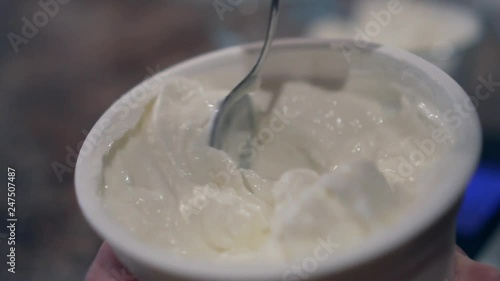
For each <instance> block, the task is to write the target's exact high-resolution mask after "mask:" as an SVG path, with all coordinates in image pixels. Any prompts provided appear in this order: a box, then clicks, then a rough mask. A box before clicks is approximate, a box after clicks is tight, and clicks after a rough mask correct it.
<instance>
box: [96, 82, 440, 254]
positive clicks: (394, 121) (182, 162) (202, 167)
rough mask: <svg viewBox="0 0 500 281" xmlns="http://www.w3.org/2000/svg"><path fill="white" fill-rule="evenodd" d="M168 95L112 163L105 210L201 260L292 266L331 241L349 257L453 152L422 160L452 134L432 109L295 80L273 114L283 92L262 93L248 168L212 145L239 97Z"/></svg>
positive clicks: (116, 148)
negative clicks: (213, 124)
mask: <svg viewBox="0 0 500 281" xmlns="http://www.w3.org/2000/svg"><path fill="white" fill-rule="evenodd" d="M171 82H172V81H171ZM160 91H161V93H159V94H158V96H157V97H156V98H155V99H153V100H152V101H151V102H150V103H149V105H148V106H147V108H146V109H145V113H144V114H143V116H142V118H141V120H140V121H139V122H138V124H137V125H136V126H135V127H134V128H133V129H131V130H130V131H128V132H127V133H126V134H125V135H124V136H123V137H122V138H121V139H120V140H118V141H116V142H115V143H114V145H113V147H112V148H111V150H110V152H109V153H108V154H107V155H106V156H105V158H104V159H103V161H104V170H103V183H104V188H103V192H102V196H103V204H104V205H105V207H106V208H107V209H108V210H109V212H110V213H111V214H112V215H113V216H114V217H116V218H117V219H118V220H119V222H120V223H121V224H122V225H123V226H124V227H125V228H127V229H128V230H130V231H131V232H133V234H134V235H135V236H137V237H138V239H140V240H142V241H144V242H147V243H150V244H152V245H154V246H155V247H159V248H164V249H165V250H166V251H168V252H169V253H175V254H177V255H179V256H185V257H189V258H197V259H207V260H210V261H214V262H219V261H233V262H266V261H271V262H277V263H281V262H292V261H294V260H296V259H300V258H303V257H306V256H309V255H311V253H312V251H313V249H315V248H316V247H317V246H318V244H320V243H323V242H322V241H327V242H328V243H330V245H331V244H334V245H335V247H334V248H335V250H334V251H329V252H328V254H329V255H332V256H334V255H337V254H341V253H342V252H343V251H345V250H347V249H351V248H352V247H356V246H358V245H360V244H361V243H362V241H363V240H364V239H366V238H367V237H368V236H369V235H372V234H373V233H376V232H379V231H383V230H384V228H385V227H387V226H388V225H391V224H395V223H397V221H398V220H399V219H401V218H402V217H403V216H404V215H405V214H406V213H408V212H409V210H410V209H411V208H412V207H414V206H415V203H416V202H418V199H419V198H421V195H422V188H421V187H419V186H418V182H419V177H420V176H421V174H422V173H423V172H424V171H425V169H428V168H429V167H430V165H431V164H432V162H433V161H434V160H435V158H436V157H439V155H441V153H442V152H443V151H444V150H445V149H446V146H447V143H445V144H435V145H436V147H435V151H434V152H433V153H431V154H429V155H426V154H423V155H424V156H425V157H419V158H418V159H414V158H412V157H414V156H415V155H416V154H415V151H421V150H419V147H418V145H416V144H417V143H422V141H424V140H429V139H431V133H432V130H433V129H435V128H438V127H441V126H442V122H441V117H440V116H439V114H437V113H436V112H435V110H434V109H433V107H432V106H431V105H430V104H427V103H426V102H425V101H418V100H414V99H409V98H408V97H405V96H403V95H401V96H397V97H394V98H393V99H392V100H385V101H383V102H382V101H379V100H377V99H375V98H373V97H369V96H366V95H361V94H356V93H351V92H330V91H327V90H324V89H321V88H317V87H315V86H312V85H309V84H306V83H303V82H289V83H288V84H286V85H285V87H284V88H283V90H282V95H281V97H280V99H279V101H278V103H277V104H276V106H275V108H274V110H273V111H272V113H270V114H265V113H264V111H265V108H266V105H267V104H268V101H269V99H270V95H271V94H269V93H265V92H259V93H253V94H252V97H253V100H254V103H255V107H256V108H257V110H258V111H259V112H260V114H259V116H260V126H259V130H258V134H257V139H256V140H255V141H253V142H252V146H251V148H248V147H247V148H246V149H247V150H248V151H247V152H249V153H252V156H253V158H254V159H253V160H254V161H253V166H252V169H251V170H243V169H239V168H237V163H235V162H234V161H233V160H232V159H231V158H230V157H229V156H228V155H227V154H226V153H225V152H222V151H218V150H214V149H212V148H210V147H209V146H208V131H209V129H210V121H211V119H212V118H213V115H214V114H215V112H216V109H217V105H218V102H219V101H220V100H221V99H222V98H223V97H225V95H227V94H228V92H229V90H228V89H211V88H206V87H204V86H203V85H200V84H199V83H197V82H196V81H191V80H186V79H181V78H178V80H175V81H174V82H172V83H167V84H166V85H165V86H164V87H161V90H160ZM448 143H449V142H448ZM241 147H244V145H242V146H241ZM405 159H406V160H405ZM405 161H408V163H410V165H412V166H413V169H412V172H411V173H409V174H408V173H403V172H402V171H403V170H401V167H402V165H403V164H402V162H405ZM403 166H404V165H403Z"/></svg>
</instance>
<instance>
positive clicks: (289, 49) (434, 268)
mask: <svg viewBox="0 0 500 281" xmlns="http://www.w3.org/2000/svg"><path fill="white" fill-rule="evenodd" d="M345 43H349V44H351V45H352V44H354V42H352V41H349V42H345V41H318V40H300V39H298V40H282V41H278V42H276V44H275V46H274V48H273V51H272V54H271V56H270V57H269V61H268V63H267V65H266V71H265V73H264V74H263V75H264V80H265V81H264V82H265V84H267V85H272V84H273V83H274V84H275V85H274V86H276V85H277V86H279V84H280V83H282V82H284V80H286V79H311V80H315V79H316V80H317V81H319V82H327V83H326V84H324V85H326V86H332V87H337V88H338V87H343V88H345V89H346V90H350V91H358V92H363V93H366V94H370V95H375V96H376V95H382V96H383V95H386V94H388V93H390V92H398V93H401V87H403V88H405V89H406V90H405V94H409V95H419V96H420V95H423V96H425V97H426V98H427V99H429V100H430V101H431V102H432V103H433V104H434V105H435V106H436V108H437V109H438V110H439V111H440V112H446V111H449V110H450V109H452V108H453V106H454V105H456V104H457V103H464V102H466V101H467V100H468V97H467V95H466V94H465V93H464V91H463V90H462V89H461V88H460V87H459V86H458V84H457V83H456V82H455V81H453V79H451V78H450V77H449V76H448V75H447V74H445V73H444V72H443V71H441V70H439V69H438V68H437V67H435V66H433V65H432V64H430V63H428V62H426V61H424V60H422V59H421V58H419V57H417V56H415V55H412V54H410V53H407V52H405V51H402V50H398V49H394V48H390V47H382V46H377V45H375V44H369V45H368V46H366V47H364V48H361V49H356V52H354V53H353V54H352V57H350V60H349V63H347V60H346V56H345V51H346V49H345V45H344V44H345ZM260 47H261V44H253V45H247V46H243V47H234V48H229V49H224V50H221V51H217V52H214V53H210V54H207V55H204V56H201V57H198V58H194V59H192V60H189V61H187V62H184V63H181V64H179V65H177V66H174V67H171V68H169V69H167V70H165V71H164V72H162V73H160V74H158V75H157V76H155V77H153V78H151V79H150V80H149V81H146V82H144V83H143V84H141V85H139V86H137V87H136V88H134V89H133V90H131V91H130V92H128V93H127V94H125V95H124V96H123V97H122V98H121V99H120V100H118V101H117V102H116V103H115V104H113V105H112V106H111V108H110V109H109V110H108V111H107V112H106V113H105V114H104V115H103V116H102V117H101V118H100V120H99V121H98V123H97V124H96V126H95V127H94V128H93V129H92V131H91V132H90V134H89V138H88V139H87V140H86V141H85V143H84V145H83V148H82V151H81V153H80V155H79V158H78V162H77V167H76V174H75V181H76V194H77V197H78V202H79V204H80V206H81V209H82V211H83V214H84V215H85V217H86V219H87V220H88V222H89V223H90V224H91V225H92V227H93V228H94V229H95V230H96V232H97V233H98V234H99V235H100V236H101V237H102V238H103V239H105V240H107V241H108V242H109V243H110V245H111V246H112V248H113V249H114V250H115V252H116V254H117V256H118V258H119V259H120V260H121V261H122V262H123V263H124V264H126V266H127V267H128V268H129V269H130V270H131V271H132V272H133V273H134V274H135V275H136V276H137V277H138V279H139V280H141V281H161V280H183V281H187V280H190V281H195V280H211V281H224V280H227V281H237V280H248V281H250V280H251V281H256V280H299V279H298V278H295V279H294V278H289V276H286V274H285V273H286V272H287V271H289V268H288V267H287V266H277V265H272V264H266V265H243V264H213V263H211V262H210V261H193V260H186V259H182V258H180V257H177V256H174V255H170V254H169V253H168V252H165V251H164V250H161V249H158V248H155V247H153V246H151V245H149V244H147V243H145V242H143V241H139V240H137V239H135V237H134V236H133V235H132V234H131V233H128V232H127V231H126V230H125V229H124V228H122V226H121V225H120V224H119V223H118V222H116V221H115V219H114V218H113V217H111V216H110V214H108V213H107V212H105V210H104V209H103V207H102V204H101V197H100V196H99V193H100V190H101V189H102V188H103V186H102V181H101V179H102V177H101V171H102V168H103V166H102V165H103V163H102V159H103V155H104V154H105V153H107V151H108V150H109V146H110V144H112V143H113V141H114V140H116V139H118V138H120V137H121V136H122V135H123V134H124V133H125V132H126V131H127V130H128V129H129V128H130V127H131V125H132V124H135V123H136V122H137V121H138V119H139V117H140V115H141V113H142V112H143V109H142V107H143V106H144V105H145V104H146V103H147V102H148V101H149V100H150V99H151V98H152V97H154V95H155V94H156V93H158V91H147V92H146V93H145V91H144V90H145V89H150V87H148V86H146V85H147V83H151V82H153V83H155V82H158V81H162V79H164V78H166V77H170V76H186V77H196V78H201V79H202V80H204V81H206V82H209V83H215V84H217V85H219V86H221V87H227V88H228V89H230V88H231V87H232V86H234V85H235V83H237V82H238V81H239V80H240V79H241V78H242V77H243V76H244V75H245V74H246V73H247V71H248V69H249V67H250V66H251V65H252V63H253V62H254V61H255V57H256V55H257V53H258V51H259V50H260ZM266 81H267V82H266ZM328 82H331V83H328ZM132 105H133V106H132ZM461 121H462V122H461V126H460V127H459V128H457V129H456V130H454V131H453V132H452V133H453V135H454V138H455V140H456V143H455V145H454V146H453V147H452V149H451V152H450V153H449V154H448V153H447V154H445V155H444V156H443V157H442V158H441V159H440V160H439V161H438V162H437V163H436V166H435V167H434V168H433V169H430V170H429V172H428V174H427V175H426V176H425V177H424V181H423V182H421V183H420V185H421V188H424V189H426V190H427V191H428V195H427V196H425V198H424V199H423V200H422V206H419V208H418V209H415V210H414V211H412V212H411V213H410V214H408V215H407V216H406V217H405V218H404V219H402V221H401V222H399V223H398V224H396V225H393V226H390V227H388V228H387V230H386V231H385V232H383V233H379V234H376V235H373V236H372V237H370V238H368V239H367V240H366V241H365V242H363V244H361V245H360V246H359V247H357V248H355V249H353V250H352V251H350V252H348V253H345V255H341V256H336V257H335V258H331V259H328V260H326V261H325V262H322V263H321V264H320V265H319V267H318V268H317V269H316V270H315V271H314V272H311V274H310V275H309V276H308V279H307V280H325V281H326V280H336V281H359V280H384V281H405V280H406V281H443V280H446V279H448V280H453V279H452V276H451V274H452V272H453V254H454V247H455V239H454V238H455V217H456V216H455V215H456V212H457V208H458V206H459V204H460V200H461V198H462V195H463V192H464V189H465V186H466V184H467V182H468V180H469V178H470V176H471V174H472V173H473V171H474V169H475V166H476V163H477V160H478V156H479V152H480V143H481V137H480V126H479V123H478V119H477V116H476V114H471V115H470V117H468V118H466V119H463V120H461Z"/></svg>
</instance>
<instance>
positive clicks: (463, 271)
mask: <svg viewBox="0 0 500 281" xmlns="http://www.w3.org/2000/svg"><path fill="white" fill-rule="evenodd" d="M455 259H456V267H455V279H454V280H453V281H500V271H499V270H497V269H496V268H494V267H491V266H488V265H484V264H480V263H478V262H475V261H473V260H472V259H470V258H469V257H467V255H466V254H465V253H464V252H463V251H462V250H460V249H459V248H458V247H457V250H456V253H455ZM85 281H139V280H138V279H136V278H135V277H134V276H133V275H132V274H131V273H130V272H129V271H128V270H127V269H126V268H125V266H123V265H122V264H121V263H120V262H119V261H118V259H117V258H116V257H115V255H114V254H113V251H112V250H111V247H110V246H109V245H108V244H107V243H104V244H103V245H102V246H101V249H100V250H99V252H98V253H97V256H96V258H95V259H94V261H93V263H92V265H91V266H90V269H89V272H88V273H87V277H86V278H85Z"/></svg>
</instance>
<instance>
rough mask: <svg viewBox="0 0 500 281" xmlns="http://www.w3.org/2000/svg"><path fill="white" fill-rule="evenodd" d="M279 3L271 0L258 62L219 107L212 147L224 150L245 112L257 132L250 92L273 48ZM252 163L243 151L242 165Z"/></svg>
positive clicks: (245, 165) (252, 133)
mask: <svg viewBox="0 0 500 281" xmlns="http://www.w3.org/2000/svg"><path fill="white" fill-rule="evenodd" d="M279 3H280V0H272V2H271V12H270V15H269V22H268V26H267V34H266V39H265V41H264V46H263V48H262V50H261V52H260V55H259V59H258V60H257V63H256V64H255V66H254V67H253V68H252V70H251V71H250V73H249V74H248V75H247V76H246V77H245V78H244V79H243V80H242V81H241V82H240V83H239V84H238V85H237V86H236V87H235V88H234V89H233V90H232V91H231V93H229V95H228V96H227V97H226V98H225V99H224V101H223V102H222V104H221V105H220V107H219V111H218V112H217V115H216V116H215V119H214V122H213V125H212V130H211V132H210V146H211V147H214V148H217V149H220V150H223V149H224V143H225V141H226V137H227V135H228V131H229V128H230V126H231V124H232V122H233V121H234V120H235V119H237V117H239V116H241V115H242V114H245V113H246V115H247V119H246V121H247V122H248V124H247V125H248V127H247V128H246V129H248V131H249V133H250V136H251V137H252V136H253V135H254V133H255V130H256V125H255V120H254V112H253V106H252V101H251V99H250V97H249V96H248V93H249V92H251V91H252V90H254V89H255V87H256V85H257V82H258V75H259V73H260V71H261V69H262V66H263V64H264V62H265V60H266V58H267V55H268V53H269V50H270V48H271V43H272V41H273V38H274V35H275V33H276V28H277V26H278V17H279ZM251 137H250V139H251ZM250 164H251V163H250V161H249V157H248V155H243V154H242V153H240V155H239V165H240V167H242V168H249V167H250Z"/></svg>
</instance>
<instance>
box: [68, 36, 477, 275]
mask: <svg viewBox="0 0 500 281" xmlns="http://www.w3.org/2000/svg"><path fill="white" fill-rule="evenodd" d="M261 44H262V43H260V42H257V43H250V44H245V45H241V46H234V47H229V48H225V49H222V50H218V51H214V52H210V53H207V54H203V55H200V56H197V57H194V58H191V59H189V60H187V61H184V62H181V63H179V64H176V65H174V66H171V67H168V68H167V69H165V70H163V71H162V72H160V73H159V74H157V75H166V76H168V75H172V74H173V75H175V73H178V72H182V71H185V70H187V69H191V68H193V67H196V66H197V65H203V64H205V63H206V62H207V61H217V60H221V59H222V60H223V59H224V58H230V57H238V56H240V57H241V56H242V55H244V54H245V53H247V52H252V51H258V50H259V49H260V48H261ZM342 44H348V45H350V46H355V41H354V40H350V39H348V40H343V39H342V40H339V39H333V40H332V39H311V38H290V39H279V40H276V41H275V43H274V44H273V49H274V50H277V49H283V48H285V49H286V48H325V47H328V46H341V45H342ZM370 46H371V47H376V48H370V51H371V52H373V53H374V54H377V55H381V56H386V57H389V58H392V59H396V60H399V61H401V62H404V63H405V64H407V65H408V66H409V67H414V68H415V69H418V70H420V71H422V73H425V75H426V77H425V79H426V80H427V79H428V80H433V81H439V83H440V86H441V87H442V90H443V91H446V92H447V93H449V95H452V96H453V98H454V99H456V100H463V99H466V98H468V96H467V94H466V93H465V92H464V90H463V89H462V88H461V87H460V86H459V85H458V84H457V83H456V82H455V81H454V80H453V79H452V78H451V77H450V76H448V75H447V74H446V73H445V72H443V71H442V70H441V69H439V68H438V67H436V66H434V65H432V64H431V63H429V62H427V61H425V60H423V59H421V58H420V57H417V56H416V55H413V54H411V53H409V52H407V51H404V50H400V49H397V48H393V47H388V46H380V45H377V44H370ZM153 78H154V77H152V78H150V79H149V80H151V79H153ZM147 82H148V80H147V81H145V82H142V83H140V84H139V85H137V86H136V87H134V88H133V89H132V90H130V91H128V92H127V93H126V94H125V95H123V96H122V97H121V98H120V99H118V100H117V101H116V102H115V103H114V104H113V105H112V106H111V107H110V108H109V109H108V110H107V111H106V112H105V113H104V115H103V116H102V117H101V118H100V119H99V120H101V119H104V118H110V117H112V116H114V115H116V114H117V112H116V111H113V110H111V109H112V108H113V107H114V106H116V105H117V104H118V103H119V102H120V101H123V100H124V99H125V98H126V97H127V96H128V95H129V94H130V93H133V92H134V91H137V90H139V88H140V86H141V85H143V84H144V83H147ZM97 122H99V121H97ZM465 122H466V123H467V124H465V125H464V126H462V127H463V128H465V127H467V130H469V131H470V133H469V134H468V135H467V141H466V142H467V147H468V148H469V149H468V150H467V151H465V152H464V153H465V157H464V161H461V162H460V163H457V165H456V167H457V168H456V169H455V170H454V171H458V172H456V175H454V176H453V177H444V179H443V183H442V187H440V189H439V190H437V191H436V194H434V195H433V196H429V197H430V198H429V200H428V202H427V203H428V206H426V208H422V210H419V211H420V212H419V213H414V214H413V213H412V214H410V215H411V216H410V215H408V217H407V219H404V220H401V221H400V222H398V223H397V228H395V227H394V229H393V232H391V233H392V235H391V236H390V237H387V235H385V236H384V235H372V236H371V237H369V238H367V241H366V242H365V245H363V247H356V248H354V249H352V250H351V251H349V252H345V253H343V254H341V255H339V256H336V257H335V259H330V260H328V261H326V262H325V263H324V264H323V263H322V267H320V268H318V270H317V271H315V272H314V274H313V275H314V276H324V275H326V274H329V275H331V274H335V273H339V272H343V271H344V270H348V269H351V268H353V267H355V266H358V265H361V264H365V263H368V262H369V261H372V260H374V259H375V258H376V257H378V256H382V255H383V254H385V253H388V252H390V251H392V250H394V249H396V248H397V247H398V246H401V245H403V244H404V243H405V242H407V241H410V240H411V239H413V238H415V237H416V236H418V234H419V233H422V232H423V231H424V230H425V229H427V228H428V227H429V226H430V225H432V224H433V223H435V222H436V221H437V220H438V219H439V218H440V217H441V216H443V215H444V214H445V213H446V212H447V211H448V210H449V209H450V208H452V207H453V206H454V204H456V202H458V201H459V199H460V197H461V195H462V194H463V192H464V190H465V186H466V183H467V182H468V181H469V179H470V177H471V176H472V174H473V172H474V170H475V167H476V165H477V163H478V160H479V154H480V149H481V133H480V131H481V130H480V125H479V119H478V117H477V113H475V112H474V113H473V114H472V115H471V116H470V118H467V120H465ZM92 130H96V128H95V127H94V128H93V129H92ZM91 134H92V131H91V132H90V133H89V135H91ZM85 142H89V139H86V140H85ZM86 158H87V159H88V158H90V157H89V156H82V155H81V154H80V155H79V156H78V160H77V164H76V169H75V191H76V196H77V201H78V204H79V206H80V208H81V210H82V213H83V215H84V217H85V218H86V220H87V221H88V222H89V224H90V225H91V226H92V227H93V229H94V230H95V231H96V232H97V233H98V234H99V235H100V236H101V237H102V238H104V239H105V240H107V241H108V242H109V243H110V245H111V246H112V248H113V249H115V250H116V251H117V252H118V253H122V254H125V255H126V256H127V257H129V258H130V257H131V258H133V259H134V260H136V261H138V262H140V263H142V264H144V265H147V266H149V267H150V268H154V269H155V270H157V271H159V272H162V273H165V274H171V275H175V276H182V277H185V278H193V279H208V280H269V279H281V277H282V275H283V274H284V272H285V271H286V270H287V269H289V267H288V266H285V265H256V264H213V263H207V262H201V261H199V260H189V259H185V258H181V257H177V256H174V255H173V254H172V255H170V254H169V253H168V252H166V251H165V250H160V249H157V248H155V247H153V246H151V245H148V244H147V243H144V242H141V241H139V240H137V239H136V238H135V237H134V236H133V234H132V233H128V231H125V229H124V228H123V227H122V226H121V225H119V224H117V223H116V220H114V219H112V218H111V217H110V216H108V215H107V214H104V213H103V212H104V210H102V203H101V201H100V200H99V197H98V196H97V195H96V188H97V187H98V186H100V184H101V181H100V179H98V178H97V177H96V176H95V175H96V174H99V175H100V171H91V169H97V168H95V167H92V168H91V169H86V168H85V169H82V166H87V165H84V163H85V162H86V161H88V160H86ZM323 265H324V266H323Z"/></svg>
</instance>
